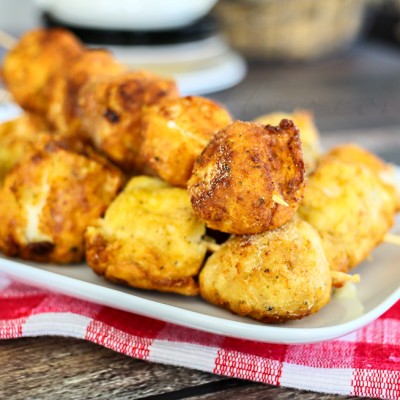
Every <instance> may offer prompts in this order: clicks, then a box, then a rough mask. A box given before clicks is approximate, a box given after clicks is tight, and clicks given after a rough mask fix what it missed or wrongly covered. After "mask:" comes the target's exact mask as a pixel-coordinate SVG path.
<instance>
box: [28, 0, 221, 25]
mask: <svg viewBox="0 0 400 400" xmlns="http://www.w3.org/2000/svg"><path fill="white" fill-rule="evenodd" d="M33 1H34V3H35V4H36V5H37V6H38V7H39V8H40V9H41V10H43V11H46V12H48V13H50V14H51V15H52V16H53V17H55V18H57V19H58V20H59V21H60V22H64V23H68V24H70V25H75V26H85V27H89V28H103V29H104V28H107V29H121V30H132V31H149V30H164V29H175V28H180V27H183V26H186V25H190V24H191V23H192V22H194V21H196V20H197V19H199V18H201V17H203V16H204V15H206V14H207V13H208V12H209V11H210V9H211V8H212V7H213V5H214V4H215V3H216V2H217V0H68V1H65V0H33Z"/></svg>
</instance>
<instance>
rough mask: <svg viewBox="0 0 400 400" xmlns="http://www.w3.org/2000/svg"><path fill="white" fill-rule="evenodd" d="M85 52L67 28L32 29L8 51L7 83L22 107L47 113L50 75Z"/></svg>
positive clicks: (60, 72)
mask: <svg viewBox="0 0 400 400" xmlns="http://www.w3.org/2000/svg"><path fill="white" fill-rule="evenodd" d="M82 52H83V46H82V44H81V43H80V42H79V40H78V39H77V38H76V37H75V36H74V35H73V34H72V33H70V32H68V31H66V30H64V29H36V30H32V31H30V32H28V33H26V34H25V35H24V36H22V38H21V39H20V41H19V42H18V44H17V45H16V46H15V47H14V48H13V49H12V50H11V51H9V52H8V53H7V54H6V56H5V58H4V63H3V71H2V72H3V79H4V82H5V84H6V86H7V88H8V90H9V91H10V92H11V93H12V95H13V97H14V99H15V101H16V102H17V103H18V104H19V105H20V106H21V107H22V108H24V109H25V110H28V111H32V112H36V113H40V114H44V113H45V112H46V109H47V105H48V103H49V99H48V95H49V93H48V92H47V89H48V82H49V80H50V78H51V77H52V76H53V75H55V74H63V72H64V71H66V70H67V69H68V67H69V63H70V62H71V61H72V60H74V59H75V58H76V57H77V56H79V55H80V54H81V53H82Z"/></svg>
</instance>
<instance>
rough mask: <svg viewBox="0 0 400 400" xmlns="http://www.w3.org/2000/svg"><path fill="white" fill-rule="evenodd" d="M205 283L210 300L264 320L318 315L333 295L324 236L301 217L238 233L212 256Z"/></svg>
mask: <svg viewBox="0 0 400 400" xmlns="http://www.w3.org/2000/svg"><path fill="white" fill-rule="evenodd" d="M199 284H200V294H201V296H202V297H204V299H206V300H207V301H209V302H210V303H213V304H216V305H218V306H220V307H225V308H227V309H229V310H231V311H233V312H234V313H236V314H239V315H241V316H248V317H252V318H255V319H258V320H261V321H263V322H284V321H288V320H292V319H300V318H303V317H305V316H307V315H311V314H314V313H315V312H317V311H318V310H320V309H321V308H322V307H323V306H325V305H326V304H327V303H328V302H329V299H330V294H331V276H330V270H329V266H328V262H327V260H326V257H325V254H324V251H323V248H322V244H321V239H320V237H319V236H318V233H317V232H316V231H315V230H314V229H313V228H312V227H311V226H310V225H309V224H307V223H306V222H304V221H301V220H300V219H297V218H296V219H294V220H292V221H290V222H288V223H287V224H286V225H285V226H283V227H281V228H279V229H275V230H273V231H268V232H264V233H261V234H258V235H252V236H232V237H231V238H230V239H229V240H228V241H227V242H226V243H225V244H223V245H222V246H221V248H220V249H219V250H218V251H217V252H215V253H214V254H213V255H212V256H211V257H210V258H209V259H208V260H207V262H206V265H205V266H204V268H203V269H202V271H201V273H200V277H199Z"/></svg>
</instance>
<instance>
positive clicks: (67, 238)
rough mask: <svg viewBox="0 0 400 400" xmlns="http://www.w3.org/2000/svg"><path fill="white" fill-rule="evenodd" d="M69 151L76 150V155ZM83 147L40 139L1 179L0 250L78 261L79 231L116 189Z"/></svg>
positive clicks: (115, 178)
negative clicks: (0, 222)
mask: <svg viewBox="0 0 400 400" xmlns="http://www.w3.org/2000/svg"><path fill="white" fill-rule="evenodd" d="M75 150H78V152H76V151H75ZM91 153H92V150H90V149H87V150H85V149H84V148H83V145H76V144H71V143H68V140H67V139H66V140H64V139H61V140H58V139H53V138H51V137H46V138H45V137H43V138H42V140H41V146H40V148H39V145H38V144H35V149H34V150H33V151H32V152H30V153H28V154H27V155H26V156H25V157H24V159H23V160H21V162H20V163H18V164H17V165H15V166H14V168H13V169H12V170H11V171H10V172H9V174H8V175H7V177H6V179H5V182H4V185H3V187H2V188H1V190H0V203H1V205H2V207H1V208H0V218H1V221H2V224H1V226H0V250H1V251H2V252H3V253H4V254H6V255H8V256H13V257H21V258H24V259H28V260H33V261H40V262H54V263H61V264H64V263H73V262H79V261H82V258H83V254H84V248H83V233H84V231H85V229H86V227H87V226H88V225H89V224H91V223H93V222H94V221H95V220H96V219H97V218H98V217H99V216H101V215H102V214H103V213H104V212H105V210H106V208H107V206H108V204H109V203H110V202H111V200H112V199H113V198H114V196H115V195H116V193H117V191H118V189H119V188H120V186H121V185H122V177H121V174H120V173H119V171H117V170H116V168H115V167H112V166H111V165H110V164H108V163H107V162H106V161H105V160H104V159H102V160H101V161H100V157H99V156H97V160H96V161H95V160H94V159H90V158H88V157H87V155H88V154H91Z"/></svg>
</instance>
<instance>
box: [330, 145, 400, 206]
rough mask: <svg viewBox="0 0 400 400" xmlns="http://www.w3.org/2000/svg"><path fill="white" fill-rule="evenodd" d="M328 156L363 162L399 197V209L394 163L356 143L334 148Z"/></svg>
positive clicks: (347, 161) (344, 160)
mask: <svg viewBox="0 0 400 400" xmlns="http://www.w3.org/2000/svg"><path fill="white" fill-rule="evenodd" d="M326 157H332V158H334V159H336V160H341V161H343V162H346V163H350V164H361V165H363V166H364V167H366V168H368V169H369V170H370V171H371V172H373V173H374V174H375V175H376V177H377V178H378V179H379V181H380V182H381V183H382V184H383V185H384V186H385V188H386V190H387V191H388V192H389V193H391V196H393V199H395V198H397V199H398V201H397V210H399V208H400V193H399V190H398V189H397V185H398V184H397V180H396V174H395V170H394V168H393V166H392V165H390V164H386V163H385V162H384V161H383V160H381V159H380V158H378V157H377V156H375V155H374V154H372V153H370V152H369V151H368V150H365V149H363V148H362V147H360V146H358V145H356V144H345V145H341V146H337V147H335V148H333V149H332V150H331V151H330V152H329V153H328V154H327V155H326Z"/></svg>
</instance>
